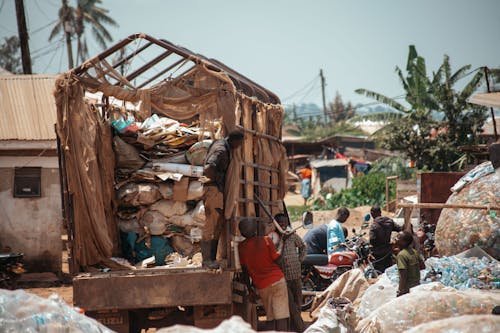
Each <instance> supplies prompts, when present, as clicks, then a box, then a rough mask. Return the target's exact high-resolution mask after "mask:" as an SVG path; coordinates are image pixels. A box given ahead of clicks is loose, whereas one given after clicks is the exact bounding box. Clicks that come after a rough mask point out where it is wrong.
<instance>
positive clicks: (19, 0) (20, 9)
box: [16, 0, 32, 74]
mask: <svg viewBox="0 0 500 333" xmlns="http://www.w3.org/2000/svg"><path fill="white" fill-rule="evenodd" d="M16 16H17V30H18V33H19V44H21V58H22V63H23V73H24V74H31V73H32V71H31V56H30V47H29V43H28V39H29V37H28V28H26V16H25V14H24V1H23V0H16Z"/></svg>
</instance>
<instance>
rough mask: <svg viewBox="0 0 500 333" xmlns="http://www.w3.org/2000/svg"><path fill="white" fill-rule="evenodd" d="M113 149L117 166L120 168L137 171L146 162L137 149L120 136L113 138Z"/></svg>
mask: <svg viewBox="0 0 500 333" xmlns="http://www.w3.org/2000/svg"><path fill="white" fill-rule="evenodd" d="M113 150H114V152H115V158H116V167H117V168H119V169H125V170H126V171H136V170H139V169H140V168H142V166H143V165H144V164H146V161H144V160H143V159H142V158H141V156H140V155H139V152H138V151H137V149H135V148H134V146H132V145H129V144H128V143H126V142H125V141H123V140H122V139H120V137H119V136H115V137H114V138H113Z"/></svg>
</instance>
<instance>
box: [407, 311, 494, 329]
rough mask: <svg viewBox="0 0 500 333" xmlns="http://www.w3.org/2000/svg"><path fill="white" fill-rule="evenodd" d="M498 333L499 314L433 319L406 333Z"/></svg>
mask: <svg viewBox="0 0 500 333" xmlns="http://www.w3.org/2000/svg"><path fill="white" fill-rule="evenodd" d="M420 332H426V333H450V332H453V333H479V332H480V333H497V332H500V316H498V315H466V316H460V317H452V318H446V319H441V320H435V321H431V322H430V323H425V324H421V325H418V326H415V327H413V328H410V329H409V330H406V331H405V333H420Z"/></svg>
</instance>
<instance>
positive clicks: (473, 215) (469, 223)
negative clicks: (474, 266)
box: [435, 172, 500, 260]
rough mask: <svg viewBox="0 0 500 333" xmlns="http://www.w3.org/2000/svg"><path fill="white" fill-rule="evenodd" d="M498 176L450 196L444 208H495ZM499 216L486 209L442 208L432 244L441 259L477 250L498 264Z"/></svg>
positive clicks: (499, 187)
mask: <svg viewBox="0 0 500 333" xmlns="http://www.w3.org/2000/svg"><path fill="white" fill-rule="evenodd" d="M498 198H500V176H499V174H498V173H497V172H493V173H489V174H485V175H482V176H481V177H480V178H476V179H474V180H472V181H471V182H470V183H467V184H465V185H464V186H463V187H462V188H461V189H460V190H459V191H458V192H454V193H453V194H452V195H450V197H449V198H448V200H447V201H446V203H447V204H467V205H481V206H485V207H487V206H488V205H490V206H498V202H499V201H498ZM499 229H500V212H497V211H495V210H487V209H452V208H445V209H443V210H442V212H441V215H440V216H439V220H438V223H437V226H436V235H435V236H436V238H435V244H436V247H437V249H438V251H439V254H440V255H442V256H451V255H455V254H458V253H460V252H462V251H465V250H468V249H470V248H473V247H474V246H479V247H481V248H482V249H483V250H485V251H486V252H488V253H489V254H490V255H492V256H493V257H494V258H495V259H497V260H500V237H498V230H499Z"/></svg>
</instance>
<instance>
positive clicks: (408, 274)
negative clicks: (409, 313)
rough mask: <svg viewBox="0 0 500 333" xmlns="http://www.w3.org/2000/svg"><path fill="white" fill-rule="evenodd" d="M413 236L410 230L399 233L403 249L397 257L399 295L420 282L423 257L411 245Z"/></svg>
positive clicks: (398, 242) (398, 240) (399, 240)
mask: <svg viewBox="0 0 500 333" xmlns="http://www.w3.org/2000/svg"><path fill="white" fill-rule="evenodd" d="M412 243H413V236H412V234H411V233H410V232H409V231H402V232H400V233H399V234H398V238H397V245H398V247H399V248H400V249H401V250H400V251H399V253H398V256H397V257H396V262H397V265H398V274H399V288H398V293H397V296H401V295H404V294H407V293H409V292H410V288H413V287H415V286H417V285H419V284H420V266H421V264H422V259H421V258H420V255H419V254H418V253H417V251H416V250H415V249H414V248H413V247H411V244H412Z"/></svg>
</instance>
